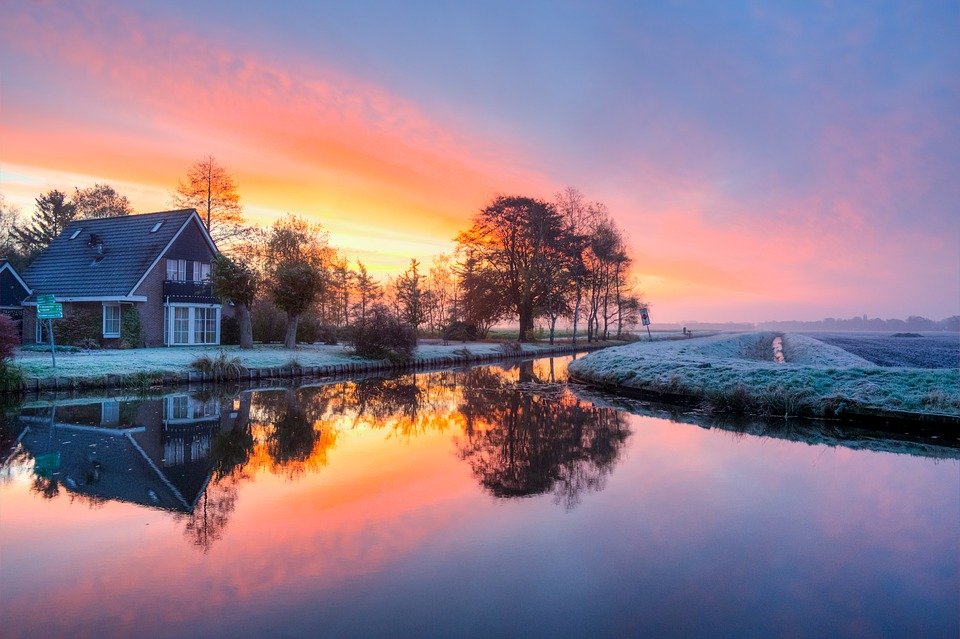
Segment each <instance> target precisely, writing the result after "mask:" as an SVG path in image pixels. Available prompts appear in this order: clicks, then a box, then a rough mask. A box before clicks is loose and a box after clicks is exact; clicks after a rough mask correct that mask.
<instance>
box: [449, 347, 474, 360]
mask: <svg viewBox="0 0 960 639" xmlns="http://www.w3.org/2000/svg"><path fill="white" fill-rule="evenodd" d="M453 354H454V355H455V356H456V357H459V358H460V359H463V360H466V361H468V362H469V361H470V360H471V359H473V353H472V352H470V349H469V348H466V347H464V348H458V349H456V350H454V351H453Z"/></svg>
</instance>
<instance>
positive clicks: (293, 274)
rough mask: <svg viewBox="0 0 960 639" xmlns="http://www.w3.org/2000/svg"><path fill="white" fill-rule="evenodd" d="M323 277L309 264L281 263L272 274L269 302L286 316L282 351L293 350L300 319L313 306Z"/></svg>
mask: <svg viewBox="0 0 960 639" xmlns="http://www.w3.org/2000/svg"><path fill="white" fill-rule="evenodd" d="M323 279H324V278H323V274H322V273H321V271H320V270H319V269H318V268H317V267H315V266H314V265H312V264H297V263H291V262H284V263H282V264H280V265H279V266H277V268H276V269H275V270H274V273H273V280H274V281H273V291H272V293H273V303H274V304H276V305H277V308H279V309H280V310H282V311H283V312H285V313H286V314H287V334H286V337H285V338H284V340H283V345H284V347H285V348H290V349H295V348H296V347H297V324H298V323H299V321H300V316H301V315H303V314H304V313H306V312H307V311H308V310H309V309H310V307H311V306H312V305H313V302H314V300H315V299H316V297H317V294H318V293H319V292H320V291H321V289H322V288H323Z"/></svg>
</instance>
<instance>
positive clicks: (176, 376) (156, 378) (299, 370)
mask: <svg viewBox="0 0 960 639" xmlns="http://www.w3.org/2000/svg"><path fill="white" fill-rule="evenodd" d="M620 344H622V342H605V343H592V344H586V343H578V344H552V345H551V344H543V343H529V344H523V345H521V347H520V350H519V351H516V350H514V349H513V348H511V346H512V345H508V346H505V345H503V344H501V343H495V342H472V343H450V344H438V343H422V344H420V345H419V346H418V347H417V351H416V355H415V356H414V358H413V359H412V360H410V361H409V362H389V361H386V360H369V359H363V358H360V357H357V356H356V355H353V354H352V352H351V350H350V348H349V347H347V346H345V345H332V346H328V345H320V344H314V345H301V346H300V347H299V348H298V349H297V350H295V351H290V350H286V349H284V348H281V347H279V346H262V345H259V346H257V347H255V348H253V349H249V350H241V349H240V348H238V347H235V346H224V347H216V348H197V347H192V348H185V347H174V348H142V349H133V350H109V351H108V350H103V351H83V352H76V353H57V367H56V368H54V367H53V366H52V364H51V361H50V354H49V353H41V352H31V351H26V352H21V353H18V354H17V357H15V359H14V365H16V366H19V367H20V368H21V370H22V371H23V373H24V378H25V388H24V392H27V393H31V392H41V391H50V390H69V389H83V388H133V387H149V386H160V385H164V386H165V385H174V384H191V383H197V382H211V381H217V380H218V379H219V376H218V375H215V374H214V373H202V372H199V371H197V370H194V369H193V368H192V366H191V364H192V362H193V361H194V360H196V359H197V358H199V357H201V356H203V355H207V356H209V357H216V356H217V355H219V354H220V353H221V352H223V353H224V354H225V355H226V357H227V358H237V360H238V361H237V363H238V365H239V370H238V371H233V372H230V371H228V372H227V374H226V376H225V378H226V379H230V380H258V379H269V378H274V377H276V378H287V377H307V376H338V375H346V374H351V373H372V372H393V371H404V370H412V369H417V368H424V367H436V366H456V365H463V364H473V363H478V362H492V361H497V360H501V359H508V358H515V357H536V356H545V355H562V354H569V353H576V352H584V351H593V350H598V349H601V348H607V347H609V346H614V345H620Z"/></svg>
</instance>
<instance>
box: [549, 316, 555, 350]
mask: <svg viewBox="0 0 960 639" xmlns="http://www.w3.org/2000/svg"><path fill="white" fill-rule="evenodd" d="M556 332H557V318H556V316H553V317H551V318H550V343H551V344H553V336H554V335H555V334H556Z"/></svg>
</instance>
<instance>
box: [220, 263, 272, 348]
mask: <svg viewBox="0 0 960 639" xmlns="http://www.w3.org/2000/svg"><path fill="white" fill-rule="evenodd" d="M210 280H211V282H212V283H213V291H214V293H215V294H216V295H217V297H219V298H220V299H222V300H225V301H229V302H233V304H234V306H235V308H236V310H237V319H238V320H239V322H240V348H253V323H252V322H251V321H250V309H251V308H252V307H253V302H254V301H255V300H256V298H257V288H258V287H259V286H260V276H259V274H258V273H257V272H256V271H255V270H253V269H252V268H250V267H248V266H245V265H243V264H240V263H238V262H234V261H232V260H231V259H230V258H228V257H226V256H225V255H217V256H216V257H214V258H213V269H212V272H211V273H210Z"/></svg>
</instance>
